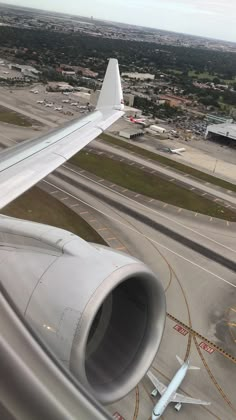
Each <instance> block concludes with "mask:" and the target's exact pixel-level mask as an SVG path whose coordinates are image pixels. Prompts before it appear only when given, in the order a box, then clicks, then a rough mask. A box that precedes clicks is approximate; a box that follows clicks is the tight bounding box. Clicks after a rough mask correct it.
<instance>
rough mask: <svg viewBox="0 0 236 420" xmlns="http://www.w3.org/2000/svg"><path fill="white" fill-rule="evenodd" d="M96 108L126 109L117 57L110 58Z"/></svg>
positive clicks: (101, 109)
mask: <svg viewBox="0 0 236 420" xmlns="http://www.w3.org/2000/svg"><path fill="white" fill-rule="evenodd" d="M96 109H97V110H100V111H103V110H109V109H115V110H118V111H122V110H123V109H124V100H123V92H122V87H121V80H120V72H119V65H118V61H117V60H116V59H115V58H110V60H109V63H108V66H107V71H106V74H105V78H104V81H103V85H102V90H101V93H100V96H99V99H98V103H97V108H96Z"/></svg>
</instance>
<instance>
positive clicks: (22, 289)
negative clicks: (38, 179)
mask: <svg viewBox="0 0 236 420" xmlns="http://www.w3.org/2000/svg"><path fill="white" fill-rule="evenodd" d="M0 240H1V242H2V244H3V246H2V247H1V248H0V272H1V282H2V283H3V285H4V286H5V287H6V289H7V291H8V293H9V294H10V295H11V297H12V298H13V299H14V301H15V303H16V304H17V305H18V307H19V309H20V310H21V311H22V313H23V314H24V316H25V317H26V319H27V320H28V321H29V322H30V324H31V325H32V326H33V328H34V329H35V330H36V331H37V332H38V333H39V334H40V335H41V337H42V338H43V339H44V341H45V342H46V343H47V344H48V345H49V346H50V348H51V349H52V350H53V351H54V352H55V354H56V355H57V357H58V358H59V359H60V360H61V361H62V362H63V363H65V364H66V365H67V366H68V368H69V369H70V370H71V371H72V372H73V374H74V375H75V376H76V377H77V378H78V379H79V380H80V381H81V382H82V383H83V384H84V385H85V386H86V387H87V388H88V389H89V391H90V392H91V393H92V394H93V395H94V396H95V397H96V398H97V399H98V400H99V401H101V402H102V403H104V404H108V403H112V402H114V401H116V400H118V399H121V398H122V397H124V396H125V395H126V394H127V393H129V392H130V391H131V390H132V389H133V388H134V387H135V386H136V385H137V383H138V382H139V381H140V380H141V378H142V377H143V376H144V375H145V373H146V372H147V370H148V369H149V367H150V365H151V363H152V361H153V359H154V357H155V355H156V352H157V350H158V348H159V345H160V342H161V338H162V334H163V330H164V324H165V309H166V308H165V295H164V291H163V288H162V285H161V283H160V281H159V280H158V279H157V278H156V276H155V275H154V274H153V273H152V272H151V271H150V270H149V269H148V268H147V267H146V266H145V265H144V264H143V263H141V262H140V261H138V260H136V259H135V258H133V257H130V256H128V255H125V254H123V253H120V252H117V251H114V250H112V249H110V248H107V247H104V246H100V245H94V244H88V243H87V242H85V241H83V240H82V239H81V238H79V237H77V236H75V235H73V234H71V233H69V232H66V231H64V230H61V229H57V228H53V227H50V226H46V225H40V224H37V223H31V222H24V221H20V220H17V219H12V218H7V217H1V218H0Z"/></svg>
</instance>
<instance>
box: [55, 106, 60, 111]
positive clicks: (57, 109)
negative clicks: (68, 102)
mask: <svg viewBox="0 0 236 420" xmlns="http://www.w3.org/2000/svg"><path fill="white" fill-rule="evenodd" d="M54 110H55V111H62V107H61V106H60V107H58V108H57V107H56V108H54Z"/></svg>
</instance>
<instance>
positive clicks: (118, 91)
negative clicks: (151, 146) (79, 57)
mask: <svg viewBox="0 0 236 420" xmlns="http://www.w3.org/2000/svg"><path fill="white" fill-rule="evenodd" d="M123 108H124V105H123V94H122V88H121V80H120V74H119V66H118V61H117V60H116V59H110V61H109V64H108V67H107V71H106V75H105V78H104V82H103V86H102V90H101V94H100V98H99V100H98V105H97V108H96V110H95V111H94V112H92V113H90V114H88V115H87V116H85V117H84V118H82V119H79V120H73V121H70V122H69V123H67V124H66V125H64V126H62V127H59V128H58V129H56V130H54V131H52V132H50V133H48V134H46V135H43V136H41V137H39V138H37V139H34V140H28V141H25V142H22V143H20V144H17V145H16V146H14V147H12V148H9V149H7V150H4V151H3V152H1V153H0V185H1V195H0V208H3V207H4V206H6V205H7V204H9V203H10V202H11V201H13V200H14V199H15V198H17V197H18V196H19V195H21V194H22V193H24V192H25V191H27V190H28V189H29V188H31V187H32V186H33V185H35V184H36V183H37V182H39V181H40V180H41V179H43V178H44V177H45V176H47V175H48V174H49V173H51V172H52V171H54V170H55V169H56V168H57V167H58V166H60V165H62V164H63V163H64V162H66V161H67V160H68V159H69V158H71V157H72V156H73V155H74V154H75V153H77V152H78V151H80V150H81V149H82V148H83V147H85V146H86V145H87V144H88V143H89V142H90V141H92V140H93V139H95V138H96V137H97V136H98V135H99V134H101V133H102V132H103V131H104V130H105V129H106V128H108V127H109V126H110V125H111V124H113V123H114V122H115V121H117V120H118V119H119V118H120V117H121V116H122V115H123V114H124V112H123Z"/></svg>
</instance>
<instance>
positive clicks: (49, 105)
mask: <svg viewBox="0 0 236 420" xmlns="http://www.w3.org/2000/svg"><path fill="white" fill-rule="evenodd" d="M45 106H46V107H49V108H52V106H53V104H45Z"/></svg>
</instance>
